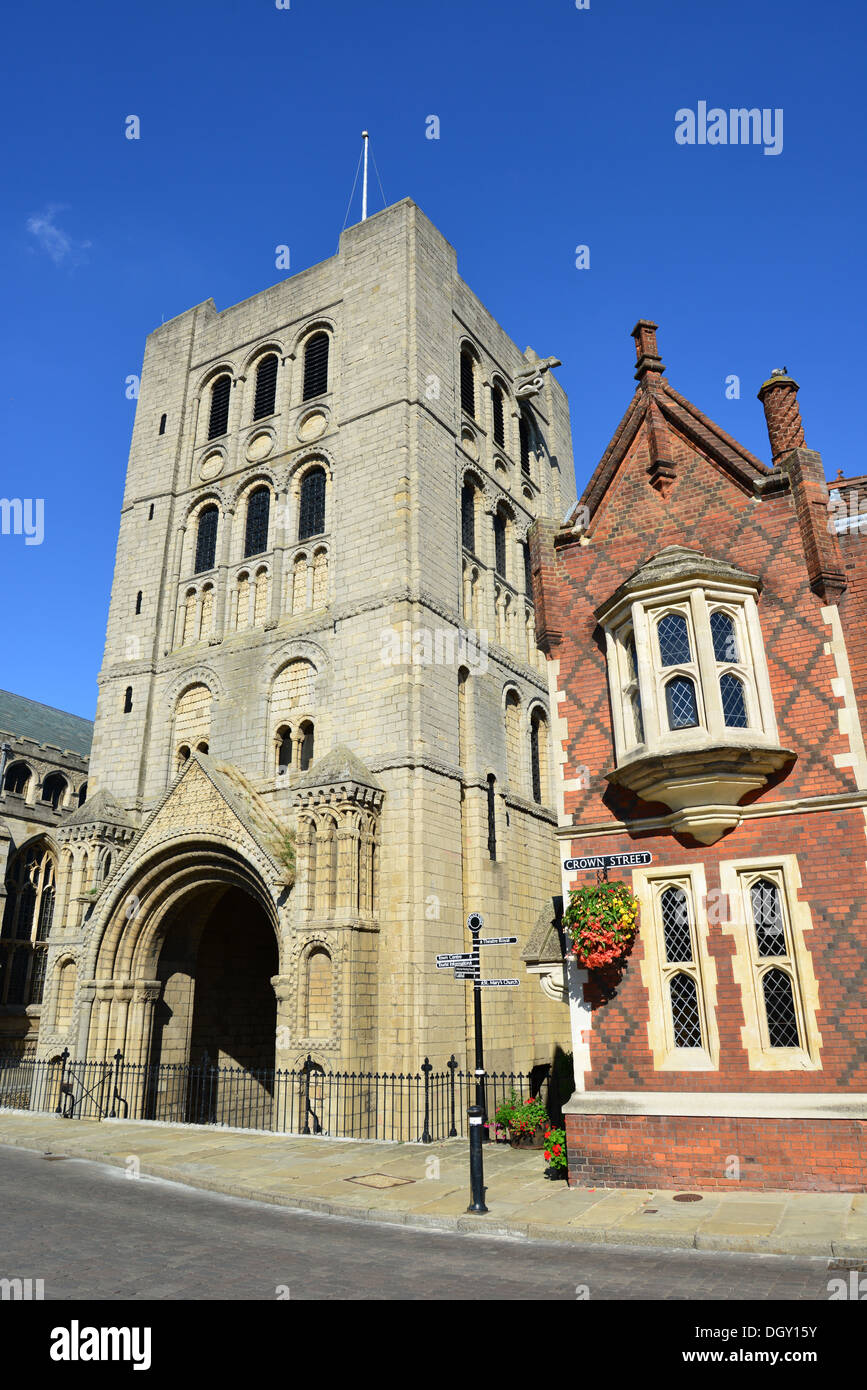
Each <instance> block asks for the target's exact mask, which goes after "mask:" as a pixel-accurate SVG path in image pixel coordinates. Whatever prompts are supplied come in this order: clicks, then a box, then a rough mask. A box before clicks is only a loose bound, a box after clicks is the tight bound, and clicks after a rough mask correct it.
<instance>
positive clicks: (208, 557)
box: [195, 503, 220, 574]
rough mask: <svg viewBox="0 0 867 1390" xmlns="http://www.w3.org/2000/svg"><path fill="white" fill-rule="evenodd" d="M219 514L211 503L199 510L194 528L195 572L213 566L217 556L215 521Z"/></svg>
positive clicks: (198, 572) (200, 571)
mask: <svg viewBox="0 0 867 1390" xmlns="http://www.w3.org/2000/svg"><path fill="white" fill-rule="evenodd" d="M219 516H220V512H219V509H218V508H217V507H216V506H215V505H214V504H213V503H210V504H209V505H208V506H207V507H203V508H202V510H201V511H200V512H199V524H198V527H197V528H196V567H195V573H196V574H202V573H204V571H205V570H212V569H213V568H214V563H215V561H216V558H217V522H218V520H219Z"/></svg>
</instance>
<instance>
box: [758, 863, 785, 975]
mask: <svg viewBox="0 0 867 1390" xmlns="http://www.w3.org/2000/svg"><path fill="white" fill-rule="evenodd" d="M750 904H751V906H752V909H753V923H754V925H755V929H756V947H757V950H758V953H759V955H760V956H785V955H787V954H788V952H787V950H786V928H785V923H784V921H783V909H782V905H781V903H780V893H779V889H778V888H777V885H776V884H775V883H772V882H771V880H770V879H767V878H760V879H758V881H757V882H756V883H754V884H753V885H752V886H751V888H750Z"/></svg>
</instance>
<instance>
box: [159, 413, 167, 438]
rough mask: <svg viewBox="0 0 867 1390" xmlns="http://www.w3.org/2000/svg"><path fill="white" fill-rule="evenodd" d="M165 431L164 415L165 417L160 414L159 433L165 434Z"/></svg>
mask: <svg viewBox="0 0 867 1390" xmlns="http://www.w3.org/2000/svg"><path fill="white" fill-rule="evenodd" d="M165 432H166V417H165V415H161V416H160V434H165Z"/></svg>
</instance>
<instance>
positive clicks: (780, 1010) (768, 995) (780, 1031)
mask: <svg viewBox="0 0 867 1390" xmlns="http://www.w3.org/2000/svg"><path fill="white" fill-rule="evenodd" d="M762 995H763V997H764V1001H765V1014H766V1017H767V1020H768V1042H769V1043H770V1045H771V1047H800V1045H801V1038H800V1034H799V1032H798V1017H797V1014H796V1013H795V1000H794V995H793V993H792V981H791V980H790V978H789V976H788V975H787V974H786V972H785V970H778V969H777V968H776V967H774V969H772V970H768V971H767V973H766V974H765V975H763V976H762Z"/></svg>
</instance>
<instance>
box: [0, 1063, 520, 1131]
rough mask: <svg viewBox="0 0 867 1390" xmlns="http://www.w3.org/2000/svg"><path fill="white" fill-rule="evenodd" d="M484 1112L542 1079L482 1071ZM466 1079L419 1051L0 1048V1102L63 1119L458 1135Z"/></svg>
mask: <svg viewBox="0 0 867 1390" xmlns="http://www.w3.org/2000/svg"><path fill="white" fill-rule="evenodd" d="M485 1086H486V1099H487V1105H488V1115H489V1118H490V1122H491V1131H492V1133H493V1116H494V1113H495V1111H496V1110H497V1107H498V1106H499V1105H500V1104H501V1102H502V1101H504V1100H507V1099H508V1098H509V1096H510V1094H511V1092H512V1091H513V1090H514V1091H516V1092H517V1093H518V1094H519V1095H520V1096H522V1097H523V1098H525V1099H526V1098H528V1097H529V1096H530V1095H531V1094H533V1093H535V1094H536V1095H539V1096H540V1098H541V1099H543V1100H545V1099H546V1097H547V1081H545V1080H543V1081H542V1082H541V1083H540V1082H539V1081H538V1080H536V1081H535V1082H534V1086H535V1091H534V1092H531V1089H530V1086H531V1081H530V1076H529V1075H528V1074H525V1073H520V1072H489V1073H488V1074H487V1076H486V1078H485ZM475 1087H476V1078H475V1075H474V1074H473V1073H472V1072H469V1071H462V1070H461V1069H460V1067H459V1066H458V1063H457V1061H456V1060H455V1057H454V1055H452V1056H451V1057H450V1058H449V1060H448V1062H447V1063H446V1064H445V1066H444V1067H442V1068H441V1069H439V1070H437V1069H436V1068H434V1066H433V1065H432V1064H431V1062H430V1061H429V1059H428V1058H427V1057H425V1059H424V1061H423V1063H422V1065H421V1067H420V1068H419V1070H418V1071H417V1072H407V1073H404V1072H399V1073H395V1072H346V1071H326V1070H325V1069H324V1068H323V1067H322V1066H320V1065H319V1063H317V1062H315V1061H314V1060H313V1058H312V1056H310V1055H308V1056H307V1058H306V1059H305V1061H304V1062H303V1063H302V1064H301V1065H300V1066H297V1067H294V1068H289V1069H280V1068H276V1069H275V1068H273V1067H271V1068H267V1067H261V1068H260V1067H240V1066H237V1067H233V1066H220V1065H217V1064H215V1063H213V1062H211V1061H210V1060H209V1059H208V1058H207V1056H206V1057H204V1058H203V1060H202V1061H201V1062H198V1063H175V1064H173V1063H160V1064H158V1065H149V1064H142V1063H130V1062H127V1061H125V1059H124V1057H123V1054H122V1053H121V1052H116V1053H115V1055H114V1056H113V1057H112V1058H111V1059H110V1060H108V1061H104V1062H95V1061H89V1060H88V1061H73V1060H71V1059H70V1057H69V1053H68V1052H64V1053H63V1055H62V1056H61V1057H60V1058H58V1059H57V1060H55V1061H47V1060H45V1059H41V1058H40V1059H36V1058H33V1057H20V1056H10V1055H7V1056H3V1055H2V1054H0V1110H9V1109H18V1110H32V1111H41V1112H48V1113H52V1112H53V1113H55V1114H58V1115H63V1116H64V1117H66V1118H68V1119H72V1118H75V1119H106V1118H108V1119H130V1120H158V1121H174V1122H175V1123H180V1124H199V1125H225V1126H229V1127H231V1128H239V1129H264V1130H271V1131H275V1132H278V1133H285V1134H321V1135H330V1136H332V1137H335V1138H352V1139H391V1140H404V1141H406V1140H415V1141H419V1142H421V1143H432V1142H433V1141H434V1140H436V1139H448V1138H455V1137H457V1136H459V1135H461V1136H463V1135H465V1134H466V1112H467V1106H468V1105H471V1104H472V1103H473V1101H474V1099H475Z"/></svg>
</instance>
